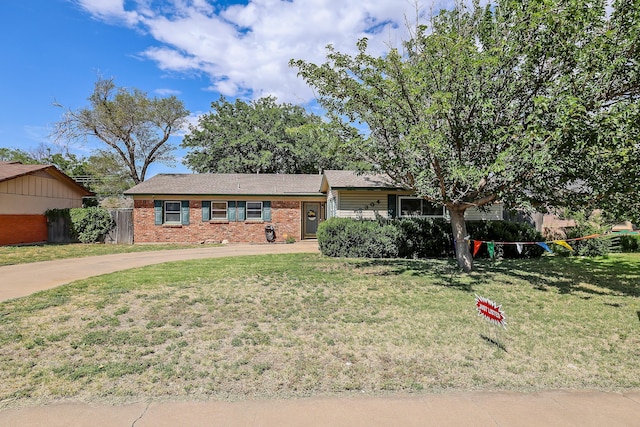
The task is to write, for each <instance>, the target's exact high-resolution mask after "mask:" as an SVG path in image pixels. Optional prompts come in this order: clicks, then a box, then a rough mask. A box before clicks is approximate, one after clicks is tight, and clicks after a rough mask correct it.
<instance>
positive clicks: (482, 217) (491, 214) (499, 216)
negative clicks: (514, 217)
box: [464, 203, 504, 221]
mask: <svg viewBox="0 0 640 427" xmlns="http://www.w3.org/2000/svg"><path fill="white" fill-rule="evenodd" d="M503 211H504V205H503V204H502V203H496V204H494V205H491V206H490V207H489V208H488V209H487V210H486V211H482V210H480V209H477V208H470V209H467V210H466V211H465V212H464V219H466V220H467V221H502V220H503Z"/></svg>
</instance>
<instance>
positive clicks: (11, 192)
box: [0, 162, 93, 245]
mask: <svg viewBox="0 0 640 427" xmlns="http://www.w3.org/2000/svg"><path fill="white" fill-rule="evenodd" d="M92 195H93V193H91V192H90V191H88V190H87V189H86V188H84V187H83V186H81V185H80V184H78V183H76V182H75V181H74V180H73V179H71V178H69V177H68V176H67V175H65V174H64V173H62V172H60V171H59V170H58V169H57V168H56V167H55V166H51V165H23V164H22V163H20V162H0V245H13V244H21V243H39V242H46V241H47V219H46V217H45V215H44V213H45V211H47V210H48V209H56V208H58V209H63V208H78V207H82V199H83V198H84V197H89V196H92Z"/></svg>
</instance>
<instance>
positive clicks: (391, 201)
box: [387, 194, 398, 218]
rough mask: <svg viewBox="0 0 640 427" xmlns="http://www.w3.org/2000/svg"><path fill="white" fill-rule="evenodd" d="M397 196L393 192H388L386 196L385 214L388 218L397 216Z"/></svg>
mask: <svg viewBox="0 0 640 427" xmlns="http://www.w3.org/2000/svg"><path fill="white" fill-rule="evenodd" d="M397 210H398V197H397V196H396V195H395V194H389V195H388V196H387V214H388V215H389V218H397V217H398V212H397Z"/></svg>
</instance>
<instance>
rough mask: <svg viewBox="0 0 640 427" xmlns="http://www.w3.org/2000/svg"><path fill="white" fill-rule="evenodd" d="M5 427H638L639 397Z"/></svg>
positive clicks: (437, 401)
mask: <svg viewBox="0 0 640 427" xmlns="http://www.w3.org/2000/svg"><path fill="white" fill-rule="evenodd" d="M0 425H2V426H5V427H10V426H16V427H18V426H19V427H30V426H33V427H36V426H43V427H44V426H47V427H75V426H95V427H125V426H126V427H130V426H133V427H166V426H190V427H198V426H228V427H234V426H238V427H239V426H265V427H266V426H274V427H276V426H277V427H287V426H311V427H314V426H349V427H375V426H416V427H418V426H456V427H457V426H461V427H462V426H464V427H468V426H494V427H495V426H581V427H585V426H594V427H595V426H607V427H613V426H638V425H640V392H636V393H626V394H618V393H602V392H589V391H579V392H563V391H549V392H543V393H480V392H479V393H449V394H436V395H422V396H415V397H413V396H403V397H377V398H376V397H345V398H310V399H297V400H295V399H294V400H277V401H243V402H157V403H148V404H147V403H133V404H129V405H121V406H109V405H89V404H78V403H61V404H54V405H48V406H38V407H31V408H22V409H6V410H3V411H0Z"/></svg>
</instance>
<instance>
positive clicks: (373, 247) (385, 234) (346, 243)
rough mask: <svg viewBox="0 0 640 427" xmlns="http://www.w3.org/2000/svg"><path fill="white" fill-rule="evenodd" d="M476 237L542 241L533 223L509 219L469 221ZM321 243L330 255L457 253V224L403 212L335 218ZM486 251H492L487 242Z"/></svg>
mask: <svg viewBox="0 0 640 427" xmlns="http://www.w3.org/2000/svg"><path fill="white" fill-rule="evenodd" d="M467 231H468V232H469V235H470V236H471V238H472V239H477V240H483V241H496V242H522V241H528V242H539V241H543V237H542V235H541V234H540V233H538V232H537V231H535V229H534V228H532V227H531V226H529V225H527V224H521V223H515V222H507V221H479V222H467ZM317 236H318V246H319V247H320V250H321V252H322V253H323V254H324V255H327V256H332V257H360V258H396V257H400V258H442V257H450V256H453V254H454V253H453V237H452V234H451V224H450V223H448V222H446V221H444V220H434V219H426V218H403V219H397V220H384V219H381V220H377V221H371V220H355V219H351V218H331V219H329V220H327V221H325V222H323V223H321V224H320V226H319V227H318V234H317ZM543 252H544V249H542V248H541V247H539V246H537V245H525V246H524V250H523V251H522V253H518V251H517V249H516V246H515V245H496V256H499V257H504V258H522V257H539V256H541V255H542V253H543ZM477 256H480V257H486V256H488V251H487V247H486V245H482V248H481V250H480V252H479V253H478V254H477Z"/></svg>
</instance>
